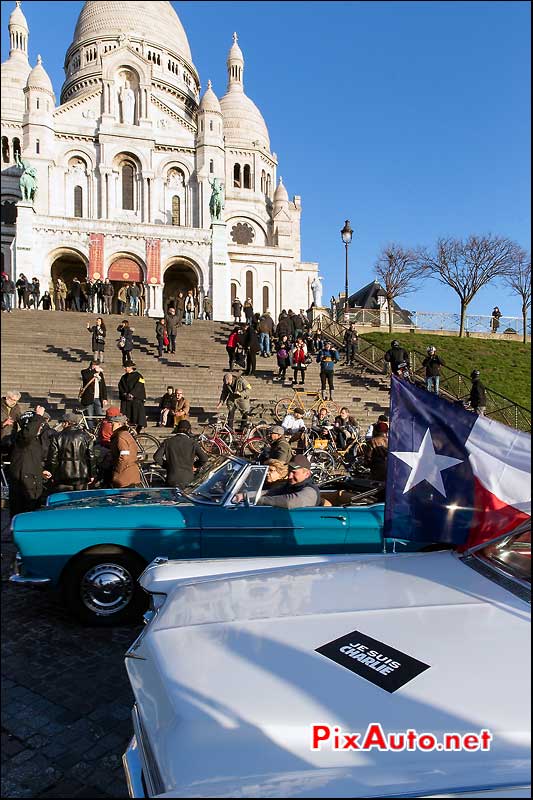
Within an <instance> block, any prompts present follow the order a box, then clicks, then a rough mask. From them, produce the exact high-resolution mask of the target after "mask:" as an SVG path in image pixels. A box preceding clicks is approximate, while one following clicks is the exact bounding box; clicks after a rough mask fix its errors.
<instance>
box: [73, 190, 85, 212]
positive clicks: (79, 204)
mask: <svg viewBox="0 0 533 800" xmlns="http://www.w3.org/2000/svg"><path fill="white" fill-rule="evenodd" d="M74 216H75V217H78V218H81V217H83V189H82V187H81V186H75V187H74Z"/></svg>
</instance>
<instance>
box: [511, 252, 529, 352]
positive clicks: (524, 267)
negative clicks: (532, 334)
mask: <svg viewBox="0 0 533 800" xmlns="http://www.w3.org/2000/svg"><path fill="white" fill-rule="evenodd" d="M505 283H506V285H507V286H508V287H509V288H510V289H512V290H513V292H515V293H516V294H517V295H518V296H519V297H520V299H521V300H522V320H523V326H524V332H523V338H522V341H523V342H524V343H525V342H527V312H528V311H529V309H530V308H531V255H530V254H529V253H526V251H525V250H522V248H521V247H518V245H517V246H516V247H515V250H514V253H513V263H512V267H511V271H510V273H509V275H506V277H505Z"/></svg>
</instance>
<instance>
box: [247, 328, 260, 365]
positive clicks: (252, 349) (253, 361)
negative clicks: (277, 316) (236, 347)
mask: <svg viewBox="0 0 533 800" xmlns="http://www.w3.org/2000/svg"><path fill="white" fill-rule="evenodd" d="M244 349H245V350H246V369H245V370H244V374H245V375H255V370H256V369H257V354H258V352H259V350H260V349H261V348H260V347H259V338H258V336H257V333H256V332H255V330H254V329H253V327H252V325H247V326H246V330H245V334H244Z"/></svg>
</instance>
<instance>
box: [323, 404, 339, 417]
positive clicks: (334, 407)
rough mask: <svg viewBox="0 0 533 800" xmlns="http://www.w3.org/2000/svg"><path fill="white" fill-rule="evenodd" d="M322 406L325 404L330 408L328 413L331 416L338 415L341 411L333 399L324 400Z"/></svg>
mask: <svg viewBox="0 0 533 800" xmlns="http://www.w3.org/2000/svg"><path fill="white" fill-rule="evenodd" d="M322 406H325V407H326V408H327V410H328V414H329V415H330V416H331V417H336V416H337V414H338V413H339V411H340V408H339V406H338V405H337V403H335V402H334V401H333V400H323V401H322Z"/></svg>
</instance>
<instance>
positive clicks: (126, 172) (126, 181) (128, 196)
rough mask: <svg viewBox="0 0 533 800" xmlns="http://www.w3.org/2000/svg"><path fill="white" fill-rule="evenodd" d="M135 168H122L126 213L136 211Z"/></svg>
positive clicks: (131, 165)
mask: <svg viewBox="0 0 533 800" xmlns="http://www.w3.org/2000/svg"><path fill="white" fill-rule="evenodd" d="M134 186H135V167H134V166H133V164H128V163H126V164H123V166H122V208H123V209H124V211H134V210H135V202H134V200H135V191H134Z"/></svg>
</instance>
